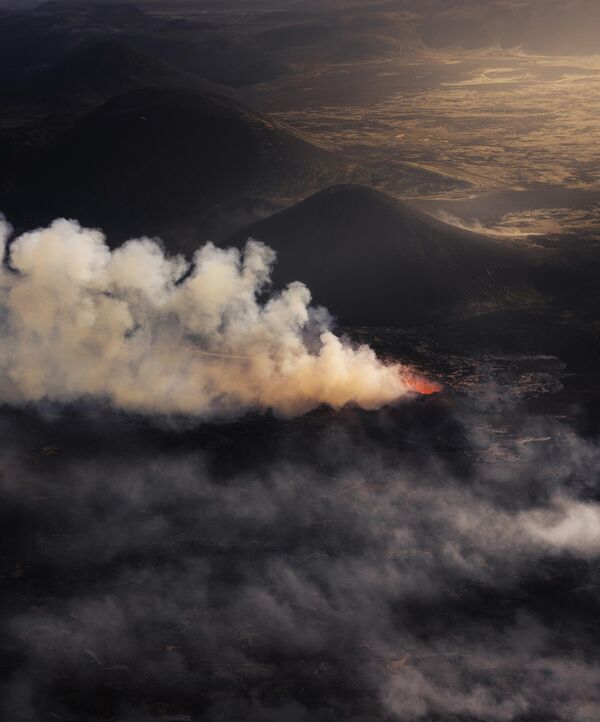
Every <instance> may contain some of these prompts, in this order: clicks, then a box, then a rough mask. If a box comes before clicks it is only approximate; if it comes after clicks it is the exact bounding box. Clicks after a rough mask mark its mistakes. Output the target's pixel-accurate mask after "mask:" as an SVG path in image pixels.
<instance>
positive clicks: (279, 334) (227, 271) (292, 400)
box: [0, 219, 410, 418]
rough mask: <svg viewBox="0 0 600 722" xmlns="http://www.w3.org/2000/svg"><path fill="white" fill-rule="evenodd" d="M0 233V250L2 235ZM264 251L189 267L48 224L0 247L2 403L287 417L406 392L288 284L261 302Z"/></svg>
mask: <svg viewBox="0 0 600 722" xmlns="http://www.w3.org/2000/svg"><path fill="white" fill-rule="evenodd" d="M9 231H10V229H9V227H8V226H7V224H6V223H2V224H0V240H2V242H3V244H6V242H7V239H8V236H9ZM274 261H275V254H274V252H273V251H272V250H271V249H269V248H268V247H266V246H264V245H262V244H261V243H259V242H257V241H253V240H250V241H249V242H248V244H247V245H246V248H245V250H244V252H243V253H240V252H239V251H237V250H236V249H226V250H223V249H219V248H217V247H215V246H214V245H212V244H211V243H208V244H206V245H205V246H203V247H202V248H200V249H199V250H198V251H197V252H196V254H195V256H194V258H193V263H192V264H189V263H188V262H186V261H185V260H184V259H183V258H182V257H180V256H178V257H175V258H168V257H166V256H165V254H164V253H163V251H162V249H161V247H160V246H159V245H158V244H157V242H155V241H153V240H150V239H147V238H142V239H137V240H131V241H128V242H127V243H125V244H124V245H123V246H122V247H121V248H118V249H117V250H114V251H112V252H111V250H110V249H109V248H108V246H107V245H106V239H105V237H104V235H103V234H102V233H101V232H100V231H97V230H89V229H86V228H82V227H81V226H79V225H78V224H77V223H76V222H74V221H68V220H64V219H62V220H56V221H55V222H53V223H52V224H51V225H50V226H49V227H47V228H43V229H39V230H36V231H33V232H30V233H26V234H24V235H22V236H20V237H19V238H17V239H16V240H14V242H13V243H12V244H11V245H10V250H9V257H8V262H9V265H10V267H11V269H12V270H6V269H5V270H4V271H3V272H2V277H1V301H0V308H1V312H2V314H3V315H4V317H5V323H4V324H3V329H4V330H3V336H2V338H1V346H2V351H1V352H0V353H1V355H0V371H1V373H2V376H3V378H5V379H7V383H4V384H3V385H2V387H1V389H0V393H1V395H2V400H3V401H5V402H9V403H14V404H19V403H23V402H29V401H32V402H36V401H39V400H41V399H45V398H48V399H51V400H56V401H60V402H67V403H68V402H72V401H76V400H78V399H80V398H82V397H86V396H88V397H89V396H91V397H93V398H101V399H108V400H110V402H111V403H113V404H114V405H115V406H116V407H117V408H120V409H125V410H129V411H135V412H145V413H157V414H190V415H195V416H199V417H205V418H215V417H228V416H235V415H237V414H239V413H242V412H244V411H247V410H252V409H273V410H275V411H276V412H278V413H281V414H283V415H295V414H298V413H302V412H305V411H307V410H309V409H311V408H314V407H316V406H318V405H320V404H328V405H330V406H332V407H335V408H340V407H342V406H344V405H346V404H348V403H354V404H357V405H359V406H360V407H362V408H366V409H372V408H376V407H379V406H381V405H384V404H386V403H389V402H392V401H394V400H396V399H398V398H399V397H402V396H403V395H406V394H407V393H409V392H410V379H409V376H408V375H407V373H406V370H405V369H403V368H402V367H401V366H399V365H397V364H396V365H391V366H386V365H384V364H383V363H382V362H380V361H379V360H378V359H377V358H376V356H375V354H374V353H373V351H372V350H371V349H369V348H368V347H366V346H361V347H359V348H353V347H352V346H351V345H350V344H349V343H348V342H345V341H343V340H341V339H340V338H338V337H337V336H335V335H334V334H333V333H332V332H331V328H330V318H329V315H328V313H327V312H326V311H325V310H324V309H322V308H315V307H313V306H311V305H310V301H311V297H310V292H309V291H308V289H307V288H306V287H305V286H304V285H303V284H301V283H292V284H290V285H289V286H288V287H287V288H286V289H285V290H283V291H281V292H280V293H277V294H275V295H272V296H271V297H270V298H268V299H266V300H264V301H263V300H262V298H263V296H264V294H265V290H266V289H267V288H268V285H269V280H270V271H271V267H272V264H273V263H274Z"/></svg>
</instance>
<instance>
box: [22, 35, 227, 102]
mask: <svg viewBox="0 0 600 722" xmlns="http://www.w3.org/2000/svg"><path fill="white" fill-rule="evenodd" d="M140 88H189V89H192V90H201V91H208V92H213V93H218V92H220V93H222V92H225V91H226V89H225V88H224V87H223V86H220V85H217V84H216V83H211V82H210V81H208V80H204V79H203V78H199V77H198V76H196V75H192V74H191V73H186V72H185V71H183V70H180V69H179V68H176V67H174V66H173V65H170V64H169V63H166V62H165V61H163V60H159V59H158V58H154V57H152V56H150V55H147V54H146V53H143V52H141V51H139V50H135V49H133V48H130V47H128V46H126V45H123V44H122V43H119V42H116V41H114V40H103V41H101V42H99V43H95V44H94V45H92V46H91V47H88V48H85V49H84V50H82V51H80V52H77V53H75V54H74V55H72V56H70V57H69V58H67V59H66V60H65V61H63V62H61V63H59V64H58V65H57V66H56V67H54V68H52V69H50V70H48V71H46V72H44V73H42V74H41V75H40V76H38V77H37V78H35V79H34V80H33V82H32V83H31V84H30V85H29V87H28V88H27V91H26V92H27V94H28V95H29V97H30V98H36V99H38V100H39V101H41V102H44V103H48V104H50V105H51V106H53V107H60V108H63V109H64V107H65V105H66V106H68V107H86V106H95V105H101V104H102V103H105V102H106V101H107V100H110V99H111V98H113V97H114V96H116V95H120V94H122V93H127V92H129V91H132V90H137V89H140Z"/></svg>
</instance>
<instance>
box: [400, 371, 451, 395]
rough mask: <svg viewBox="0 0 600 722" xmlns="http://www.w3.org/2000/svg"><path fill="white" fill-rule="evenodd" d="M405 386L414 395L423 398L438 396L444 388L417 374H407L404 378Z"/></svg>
mask: <svg viewBox="0 0 600 722" xmlns="http://www.w3.org/2000/svg"><path fill="white" fill-rule="evenodd" d="M405 381H406V385H407V386H408V388H409V389H410V390H411V391H414V392H415V393H416V394H422V395H423V396H431V394H439V393H440V391H442V389H443V388H444V387H443V386H442V385H441V384H438V383H437V382H436V381H430V380H429V379H426V378H425V377H424V376H418V375H417V374H407V375H406V377H405Z"/></svg>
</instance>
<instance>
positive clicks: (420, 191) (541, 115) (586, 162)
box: [255, 50, 600, 235]
mask: <svg viewBox="0 0 600 722" xmlns="http://www.w3.org/2000/svg"><path fill="white" fill-rule="evenodd" d="M350 87H351V88H352V92H353V93H354V95H355V97H356V98H357V100H354V101H353V99H352V97H350V95H351V94H350V93H349V92H348V89H349V88H350ZM292 88H293V90H289V88H288V90H287V92H285V95H284V99H283V100H281V98H280V88H279V86H278V85H277V84H275V85H274V86H273V87H272V88H271V87H270V86H269V84H266V85H264V86H261V87H260V88H259V89H257V90H256V91H255V97H256V99H257V100H258V101H260V102H261V104H262V105H263V106H264V107H265V108H267V109H269V110H270V111H271V112H273V113H274V114H275V115H276V117H278V118H280V119H281V120H283V121H286V122H288V123H290V124H291V125H293V126H295V127H296V128H299V129H301V130H303V131H305V132H306V133H308V134H310V136H311V137H313V138H315V139H316V140H317V141H319V142H321V143H322V144H324V145H325V146H327V147H333V148H336V149H339V150H341V151H344V152H346V153H348V154H350V155H351V156H352V157H353V158H355V159H356V160H357V162H361V163H365V162H366V163H367V164H368V166H369V168H370V169H371V173H372V182H374V183H376V184H377V185H378V186H379V187H381V188H383V189H385V190H387V191H388V192H390V193H393V194H394V195H397V196H399V197H409V198H423V197H428V198H431V199H435V200H444V201H448V200H455V201H462V200H465V199H466V200H468V201H470V203H469V204H461V203H459V202H458V203H455V204H451V205H444V204H435V203H433V204H432V205H431V206H429V207H430V208H434V209H435V208H445V209H446V211H448V210H449V209H453V210H454V212H455V214H456V215H457V216H459V217H460V216H462V215H466V216H467V217H470V218H471V219H473V218H474V217H476V216H477V215H482V216H486V222H487V223H488V224H489V226H491V227H492V228H493V229H494V230H497V231H498V232H499V233H502V234H506V235H519V234H520V233H521V234H522V233H529V232H531V233H534V232H538V233H560V232H570V231H573V230H578V231H581V230H594V231H596V230H598V225H599V223H600V218H599V214H598V209H597V203H598V198H599V194H600V171H599V170H598V168H599V167H600V125H599V124H598V121H597V118H598V114H599V111H600V107H599V106H600V100H599V98H600V57H598V56H591V57H590V56H586V57H580V58H575V57H559V58H557V57H543V56H528V55H525V54H524V53H521V52H514V51H499V50H498V51H493V50H488V51H482V52H475V51H472V52H468V51H461V50H455V51H444V52H443V53H442V52H437V53H436V52H432V51H429V52H427V53H425V52H423V53H421V54H420V55H419V56H417V57H415V59H414V61H413V62H412V63H407V62H406V60H405V59H402V60H400V61H394V60H391V61H388V62H385V63H371V64H361V65H360V66H359V67H341V66H340V67H330V68H327V69H325V70H319V71H317V72H310V73H307V74H306V75H302V76H300V77H297V78H293V79H292ZM430 174H436V175H433V176H432V175H430ZM498 194H502V196H501V199H500V203H498V202H497V200H496V197H497V195H498ZM490 198H491V199H492V200H487V201H486V199H490ZM477 199H482V202H481V204H478V202H477ZM494 205H495V206H496V208H495V209H494V210H495V212H496V213H495V215H494V212H492V213H489V207H490V206H494ZM463 209H466V213H465V212H464V211H463ZM498 211H500V213H498Z"/></svg>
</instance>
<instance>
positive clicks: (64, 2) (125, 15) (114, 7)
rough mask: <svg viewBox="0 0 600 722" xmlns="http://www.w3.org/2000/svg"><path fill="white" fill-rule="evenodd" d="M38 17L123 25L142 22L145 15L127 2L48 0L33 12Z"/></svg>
mask: <svg viewBox="0 0 600 722" xmlns="http://www.w3.org/2000/svg"><path fill="white" fill-rule="evenodd" d="M33 12H34V13H36V14H40V15H54V16H56V15H63V16H68V18H69V20H71V21H72V19H73V16H75V17H82V16H83V17H85V18H86V20H87V21H88V22H96V23H101V24H107V25H112V24H117V25H123V24H127V23H136V22H140V21H141V20H143V19H144V18H145V16H146V14H145V13H144V12H143V10H141V9H140V8H139V7H137V5H134V4H133V3H128V2H81V1H78V0H50V1H49V2H45V3H42V4H41V5H38V6H37V7H35V8H34V10H33Z"/></svg>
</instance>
